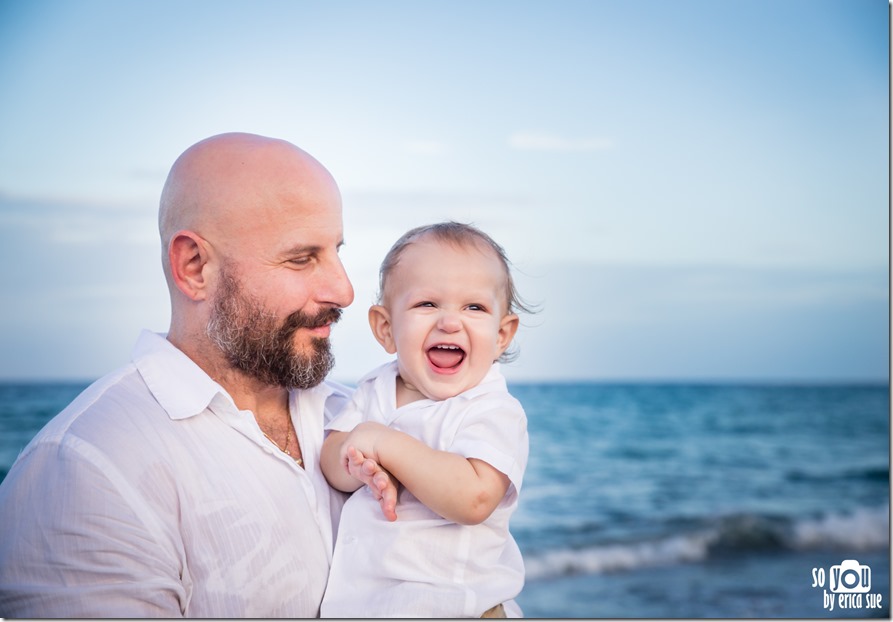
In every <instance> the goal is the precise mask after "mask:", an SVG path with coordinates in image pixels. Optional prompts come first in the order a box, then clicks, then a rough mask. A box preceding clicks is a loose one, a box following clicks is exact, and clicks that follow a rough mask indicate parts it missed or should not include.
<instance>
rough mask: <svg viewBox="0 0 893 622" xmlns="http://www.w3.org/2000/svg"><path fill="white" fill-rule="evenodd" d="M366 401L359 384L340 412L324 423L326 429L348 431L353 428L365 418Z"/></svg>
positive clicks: (361, 386)
mask: <svg viewBox="0 0 893 622" xmlns="http://www.w3.org/2000/svg"><path fill="white" fill-rule="evenodd" d="M366 401H367V400H366V397H365V391H363V385H360V388H358V389H357V390H356V391H354V394H353V396H352V397H351V398H350V401H349V402H348V403H347V405H346V406H345V407H344V408H343V409H341V412H340V413H338V415H337V416H335V417H333V418H332V419H331V420H330V421H329V422H328V423H327V424H326V431H329V430H335V431H338V432H350V431H351V430H353V429H354V428H355V427H356V426H357V425H359V424H360V423H362V422H363V421H364V420H365V413H366Z"/></svg>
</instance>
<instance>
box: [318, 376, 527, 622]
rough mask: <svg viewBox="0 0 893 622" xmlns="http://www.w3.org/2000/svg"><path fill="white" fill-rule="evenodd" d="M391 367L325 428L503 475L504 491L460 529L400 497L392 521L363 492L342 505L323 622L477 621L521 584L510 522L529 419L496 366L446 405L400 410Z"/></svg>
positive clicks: (364, 383) (362, 387)
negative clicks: (386, 437)
mask: <svg viewBox="0 0 893 622" xmlns="http://www.w3.org/2000/svg"><path fill="white" fill-rule="evenodd" d="M396 377H397V364H396V362H392V363H388V364H386V365H384V366H382V367H380V368H378V369H376V370H374V371H373V372H371V373H370V374H369V375H367V376H366V377H364V378H363V379H362V380H360V383H359V386H358V388H357V391H356V393H355V394H354V397H353V400H352V401H351V402H350V404H348V406H347V407H346V408H345V409H344V411H342V413H341V414H340V415H339V416H338V417H337V418H336V419H335V420H333V421H332V422H331V423H330V424H329V425H328V426H326V427H327V429H331V430H341V431H349V430H351V429H353V428H354V426H356V425H357V424H359V423H360V422H361V421H376V422H378V423H382V424H384V425H387V426H388V427H390V428H393V429H396V430H400V431H401V432H405V433H407V434H409V435H411V436H413V437H415V438H417V439H419V440H421V441H423V442H425V443H426V444H427V445H428V446H429V447H432V448H434V449H438V450H442V451H448V452H452V453H456V454H459V455H462V456H465V457H466V458H478V459H480V460H483V461H485V462H487V463H489V464H490V465H491V466H493V467H494V468H496V469H497V470H499V471H501V472H502V473H504V474H505V475H506V476H508V478H509V480H510V481H511V485H510V486H509V490H508V492H507V493H506V495H505V497H504V498H503V500H502V502H501V503H500V504H499V506H498V507H497V508H496V510H495V511H494V512H493V514H492V515H491V516H490V517H489V518H488V519H487V520H486V521H484V522H483V523H481V524H479V525H459V524H457V523H453V522H451V521H448V520H446V519H444V518H442V517H441V516H439V515H437V514H435V513H434V512H432V511H431V510H429V509H428V508H427V507H426V506H425V505H423V504H422V503H421V502H420V501H419V500H418V499H416V498H415V497H414V496H413V495H412V494H411V493H410V492H409V491H408V490H406V489H402V490H401V491H400V495H399V498H398V503H397V521H396V522H389V521H388V520H386V519H385V518H384V516H383V515H382V512H381V508H380V506H379V504H378V502H377V501H376V500H375V499H374V498H373V496H372V494H371V493H370V492H369V489H368V488H366V487H365V486H364V487H363V488H361V489H359V490H358V491H357V492H355V493H354V494H353V495H352V496H351V497H350V498H349V499H348V500H347V502H346V503H345V505H344V508H343V511H342V514H341V523H340V526H339V528H338V536H337V539H336V543H335V554H334V558H333V561H332V570H331V573H330V575H329V584H328V587H327V588H326V594H325V597H324V599H323V604H322V608H321V612H320V613H321V615H322V616H323V617H348V618H357V617H424V618H454V617H480V615H481V614H482V613H484V612H485V611H486V610H487V609H489V608H491V607H493V606H495V605H498V604H500V603H505V602H507V607H506V610H507V612H508V614H509V616H512V615H513V614H514V615H515V616H519V615H520V609H519V608H518V607H517V605H516V604H515V603H514V602H513V600H512V599H514V598H515V596H517V595H518V594H519V593H520V591H521V588H522V587H523V585H524V562H523V560H522V559H521V553H520V551H519V550H518V546H517V544H516V543H515V541H514V539H513V538H512V536H511V534H510V533H509V518H510V517H511V515H512V513H513V512H514V511H515V508H516V507H517V505H518V493H519V491H520V490H521V483H522V479H523V476H524V469H525V468H526V466H527V454H528V437H527V418H526V416H525V414H524V410H523V408H522V407H521V404H520V402H518V400H516V399H515V398H514V397H512V396H511V395H510V394H509V393H508V390H507V388H506V383H505V379H504V378H503V376H502V374H501V373H500V372H499V365H498V364H494V365H493V367H492V368H491V369H490V371H489V372H488V373H487V375H486V377H485V378H484V380H483V381H482V382H481V383H480V384H479V385H478V386H477V387H474V388H472V389H470V390H468V391H466V392H464V393H462V394H460V395H457V396H455V397H452V398H449V399H447V400H443V401H432V400H427V399H425V400H419V401H416V402H411V403H409V404H406V405H404V406H402V407H401V408H397V407H396V391H397V389H396Z"/></svg>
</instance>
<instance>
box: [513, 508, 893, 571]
mask: <svg viewBox="0 0 893 622" xmlns="http://www.w3.org/2000/svg"><path fill="white" fill-rule="evenodd" d="M889 536H890V522H889V509H888V508H887V507H881V508H859V509H857V510H855V511H853V512H852V513H849V514H827V515H824V516H821V517H818V518H815V519H802V520H799V521H795V522H793V523H790V522H785V521H779V520H777V519H768V518H763V517H760V516H754V515H745V516H734V517H726V518H723V519H719V520H718V521H717V522H716V524H714V525H712V526H710V527H707V528H704V529H702V530H699V531H693V532H690V533H686V534H675V535H669V536H666V537H664V538H657V539H652V540H645V541H640V542H623V543H608V544H602V545H596V546H591V547H586V548H581V549H559V550H553V551H548V552H544V553H540V554H534V555H528V556H526V557H525V566H526V569H527V578H528V579H541V578H547V577H554V576H562V575H573V574H605V573H611V572H624V571H631V570H636V569H639V568H649V567H656V566H670V565H675V564H680V563H696V562H700V561H703V560H705V559H707V558H709V557H711V555H724V554H734V553H735V552H736V551H737V552H744V551H750V550H754V548H757V549H763V550H765V549H772V548H777V549H788V550H810V549H843V550H847V551H863V550H865V551H868V550H877V549H882V548H885V547H887V546H888V545H889V541H890V537H889Z"/></svg>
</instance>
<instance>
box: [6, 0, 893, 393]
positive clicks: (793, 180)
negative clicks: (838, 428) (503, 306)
mask: <svg viewBox="0 0 893 622" xmlns="http://www.w3.org/2000/svg"><path fill="white" fill-rule="evenodd" d="M888 10H889V5H888V3H887V2H886V1H883V0H835V1H822V0H809V1H805V0H804V1H800V0H739V1H734V0H728V1H723V2H713V1H706V0H704V1H688V2H678V1H672V2H670V1H657V0H652V1H644V0H639V1H635V0H628V1H622V2H621V1H598V0H586V1H580V2H572V1H559V2H509V1H508V0H494V1H491V2H470V1H458V2H455V1H451V2H438V1H430V2H352V1H338V2H322V1H319V2H311V1H300V0H296V1H290V2H250V3H249V2H219V1H213V2H211V1H205V0H194V1H191V2H172V1H165V0H162V1H151V2H150V1H148V0H133V1H130V2H114V1H87V0H56V1H47V0H29V1H24V0H18V1H10V0H0V261H2V264H3V266H4V268H3V270H2V272H0V291H2V292H3V305H2V307H0V326H2V329H3V330H2V331H0V378H84V379H91V378H95V377H98V376H99V375H101V374H103V373H105V372H106V371H109V370H111V369H113V368H114V367H117V366H118V365H120V364H121V363H123V362H125V361H126V360H127V359H128V357H129V353H130V348H131V346H132V344H133V342H134V340H135V339H136V336H137V334H138V332H139V330H140V329H141V328H143V327H146V328H151V329H153V330H158V331H164V330H166V328H167V325H168V321H169V311H168V305H167V292H166V288H165V286H164V281H163V278H162V276H161V270H160V266H159V254H160V250H159V244H158V241H157V233H156V229H155V214H156V210H157V202H158V195H159V193H160V189H161V185H162V184H163V181H164V177H165V175H166V173H167V170H168V168H169V166H170V164H171V163H172V162H173V160H174V159H175V158H176V157H177V155H178V154H179V153H180V152H181V151H182V150H183V149H185V148H186V147H187V146H189V145H190V144H192V143H194V142H195V141H197V140H200V139H201V138H204V137H206V136H209V135H212V134H216V133H220V132H225V131H232V130H239V131H250V132H257V133H261V134H266V135H271V136H277V137H281V138H285V139H287V140H290V141H292V142H294V143H295V144H297V145H299V146H301V147H302V148H304V149H306V150H308V151H309V152H311V153H312V154H314V155H315V156H316V157H317V158H319V159H320V160H321V161H322V162H323V163H324V164H325V165H326V166H327V167H328V168H329V169H330V170H331V171H332V173H333V174H334V175H335V177H336V179H337V180H338V181H339V184H340V186H341V188H342V193H343V195H344V216H345V228H346V237H347V245H346V247H345V248H344V251H343V257H344V260H345V264H346V266H347V269H348V273H349V274H350V276H351V278H352V280H353V283H354V286H355V289H356V292H357V297H356V301H355V302H354V304H353V306H352V307H350V308H349V309H348V310H347V312H346V314H345V319H344V320H343V321H342V323H341V325H340V326H338V327H337V329H336V332H335V336H334V342H335V350H336V356H337V358H338V366H337V368H336V371H335V377H337V378H339V379H342V380H347V381H352V380H355V379H356V378H357V377H359V376H360V375H361V374H362V373H364V372H365V370H367V369H368V368H369V367H371V366H373V365H376V364H378V363H380V362H383V361H384V360H386V359H387V355H386V354H385V353H384V352H383V351H381V350H380V348H379V347H378V345H377V344H376V343H375V342H374V340H373V339H372V337H371V335H370V334H369V331H368V327H367V325H366V320H365V317H366V308H367V307H368V305H369V304H371V303H372V301H373V297H374V294H375V279H376V276H375V275H376V271H377V266H378V264H379V262H380V260H381V258H382V257H383V255H384V253H385V252H386V250H387V248H388V247H389V246H390V244H391V243H392V242H393V241H394V240H395V239H396V238H397V237H398V236H399V235H400V234H401V233H402V232H403V231H405V230H406V229H408V228H410V227H412V226H416V225H418V224H423V223H426V222H432V221H436V220H442V219H447V218H452V219H457V220H463V221H470V222H474V223H476V224H478V225H479V226H481V227H483V228H484V229H485V230H487V231H488V232H489V233H490V234H491V235H493V237H495V238H496V239H497V240H498V241H500V242H501V243H502V244H503V246H505V248H506V250H507V251H508V254H509V256H510V258H511V259H512V260H513V262H514V264H515V266H516V268H517V277H516V278H517V280H518V284H519V287H520V289H521V291H522V294H523V295H524V296H525V297H526V298H527V299H528V300H530V301H532V302H534V303H538V304H540V305H541V311H540V312H539V313H538V314H536V315H534V316H532V317H528V318H525V319H523V320H522V328H521V330H520V334H519V337H518V342H519V344H520V350H521V356H520V358H519V359H518V361H517V362H515V363H513V364H511V365H510V366H508V367H507V369H506V374H507V375H508V376H509V378H510V379H515V380H525V379H548V380H567V379H585V378H592V379H602V380H620V379H631V380H637V379H644V380H654V379H667V380H746V381H749V380H772V381H782V380H798V381H829V380H878V379H886V378H887V377H888V365H889V363H888V361H889V343H890V338H889V319H888V318H889V316H888V310H889V230H890V229H889V196H888V188H889V155H888V154H889V151H888V147H889V136H890V133H889V125H888V120H889V90H888V89H889V76H890V73H889V66H888V50H889V30H888V23H889V22H888Z"/></svg>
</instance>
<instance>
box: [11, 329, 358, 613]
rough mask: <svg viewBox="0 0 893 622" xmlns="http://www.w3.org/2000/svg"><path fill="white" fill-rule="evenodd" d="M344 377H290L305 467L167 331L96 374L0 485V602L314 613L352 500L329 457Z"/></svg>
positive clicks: (57, 607)
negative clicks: (331, 471)
mask: <svg viewBox="0 0 893 622" xmlns="http://www.w3.org/2000/svg"><path fill="white" fill-rule="evenodd" d="M346 401H347V392H342V391H340V390H338V389H336V388H335V387H333V386H332V385H329V384H323V385H320V386H318V387H316V388H314V389H310V390H308V391H293V392H291V396H290V401H289V408H290V411H291V416H292V421H293V422H294V425H295V429H296V430H297V432H298V436H299V439H300V442H301V448H302V452H303V455H304V463H305V468H304V469H302V468H300V467H298V465H297V464H295V462H294V461H293V460H292V459H291V458H290V457H289V456H286V455H285V454H283V453H282V452H281V451H279V450H278V449H276V448H275V447H273V445H272V444H271V443H270V441H268V440H267V439H266V438H265V437H264V436H263V434H262V433H261V431H260V428H259V427H258V426H257V423H256V421H255V419H254V416H253V414H252V413H251V412H249V411H240V410H238V409H237V408H236V406H235V404H234V403H233V401H232V399H231V398H230V396H229V395H228V394H227V392H226V391H225V390H224V389H223V388H222V387H221V386H220V385H219V384H217V383H216V382H214V381H213V380H212V379H211V378H209V377H208V375H207V374H205V373H204V372H203V371H202V370H201V369H200V368H199V367H198V366H197V365H196V364H195V363H193V362H192V361H191V360H190V359H189V358H188V357H187V356H186V355H185V354H184V353H183V352H181V351H180V350H178V349H177V348H176V347H174V346H173V345H172V344H171V343H170V342H169V341H167V340H166V339H165V338H164V337H163V336H160V335H156V334H154V333H150V332H147V331H144V332H143V334H142V335H141V336H140V339H139V341H138V343H137V345H136V347H135V349H134V354H133V362H132V363H131V364H129V365H127V366H126V367H124V368H122V369H121V370H119V371H117V372H115V373H113V374H110V375H108V376H106V377H105V378H103V379H101V380H99V381H97V382H96V383H94V384H93V385H92V386H90V387H89V388H88V389H86V390H85V391H84V392H83V393H82V394H81V395H80V396H79V397H78V398H77V399H75V400H74V402H72V403H71V405H70V406H69V407H68V408H66V409H65V410H64V411H63V412H62V413H60V414H59V415H58V416H57V417H55V418H54V419H53V420H52V421H51V422H50V423H49V424H47V426H46V427H45V428H44V429H43V430H42V431H41V432H40V433H39V434H38V435H37V437H35V439H34V440H33V441H32V442H31V443H30V444H29V445H28V446H27V447H26V448H25V449H24V451H23V452H22V454H21V456H20V457H19V459H18V461H17V462H16V464H15V465H14V466H13V467H12V469H11V470H10V472H9V474H8V475H7V477H6V479H5V480H4V481H3V484H2V486H0V525H2V526H3V527H2V528H3V537H2V538H0V615H3V616H7V617H16V618H22V617H24V618H52V617H62V618H78V617H87V618H130V617H133V618H150V617H165V618H174V617H181V616H186V617H202V618H236V617H248V618H272V617H289V618H296V617H313V616H315V615H317V613H318V611H319V604H320V601H321V600H322V595H323V591H324V590H325V585H326V576H327V573H328V570H329V564H330V562H331V552H332V541H333V538H332V534H333V515H334V519H335V520H337V512H338V510H339V509H340V505H341V503H342V500H343V495H342V494H341V493H334V492H332V491H331V489H330V488H329V486H328V484H327V483H326V481H325V478H324V477H323V475H322V471H321V469H320V468H319V450H320V447H321V445H322V438H323V426H324V425H325V421H324V417H325V416H326V414H331V413H333V412H336V411H337V410H340V408H341V406H343V404H344V403H345V402H346Z"/></svg>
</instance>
